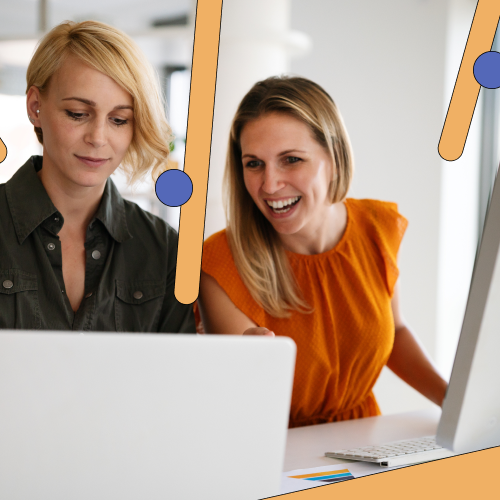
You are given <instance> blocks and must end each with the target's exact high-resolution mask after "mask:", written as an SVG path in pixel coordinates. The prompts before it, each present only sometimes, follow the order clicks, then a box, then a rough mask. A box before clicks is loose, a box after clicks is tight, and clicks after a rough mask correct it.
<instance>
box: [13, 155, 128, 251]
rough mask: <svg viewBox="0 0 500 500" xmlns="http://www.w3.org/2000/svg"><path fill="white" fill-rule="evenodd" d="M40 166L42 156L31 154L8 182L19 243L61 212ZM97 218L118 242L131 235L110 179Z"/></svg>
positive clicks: (123, 204)
mask: <svg viewBox="0 0 500 500" xmlns="http://www.w3.org/2000/svg"><path fill="white" fill-rule="evenodd" d="M41 168H42V157H41V156H32V157H31V158H30V159H29V160H28V161H27V162H26V163H25V164H24V165H23V166H22V167H21V168H20V169H19V170H18V171H17V172H16V173H15V174H14V175H13V176H12V178H11V179H10V180H9V181H8V182H7V183H6V185H5V190H6V194H7V203H8V204H9V208H10V213H11V215H12V220H13V221H14V228H15V230H16V234H17V239H18V241H19V244H22V243H23V242H24V240H25V239H26V238H27V237H28V236H29V235H30V234H31V233H32V232H33V231H34V230H35V229H36V228H37V227H38V226H39V225H40V224H42V223H43V222H44V221H45V220H46V219H47V218H48V217H50V216H52V215H53V214H55V213H56V212H57V211H58V210H57V208H56V207H55V206H54V204H53V203H52V201H51V199H50V198H49V195H48V194H47V191H45V188H44V187H43V184H42V181H41V180H40V179H39V177H38V175H37V172H38V171H39V170H40V169H41ZM95 218H96V219H99V220H100V221H101V222H102V223H103V224H104V227H105V228H106V229H107V230H108V232H109V234H110V235H111V236H112V237H113V238H114V239H115V240H116V241H117V242H119V243H121V242H123V241H125V240H127V239H129V238H131V237H132V235H131V234H130V232H129V230H128V226H127V218H126V215H125V202H124V200H123V198H122V197H121V195H120V193H119V192H118V189H117V188H116V186H115V184H114V183H113V181H112V180H111V179H108V180H107V181H106V187H105V188H104V193H103V196H102V199H101V203H100V205H99V208H98V209H97V212H96V214H95Z"/></svg>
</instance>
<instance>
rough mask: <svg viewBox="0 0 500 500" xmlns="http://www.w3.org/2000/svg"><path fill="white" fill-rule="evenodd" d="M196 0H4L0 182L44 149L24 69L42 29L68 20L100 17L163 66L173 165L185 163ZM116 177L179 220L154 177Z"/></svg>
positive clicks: (131, 194) (130, 195)
mask: <svg viewBox="0 0 500 500" xmlns="http://www.w3.org/2000/svg"><path fill="white" fill-rule="evenodd" d="M195 6H196V2H195V0H86V1H85V2H81V1H77V0H16V1H15V2H12V1H9V0H0V9H1V13H2V15H1V16H0V111H1V112H0V137H1V138H2V139H3V141H4V142H5V144H6V145H7V150H8V155H7V159H6V160H5V161H4V162H3V163H2V164H0V183H2V182H6V181H7V180H8V179H10V177H11V176H12V175H13V173H14V172H15V171H16V170H17V169H18V168H19V167H20V166H21V165H23V164H24V162H25V161H26V160H27V159H28V158H29V157H30V156H31V155H33V154H41V153H42V148H41V146H40V144H39V143H38V141H37V140H36V136H35V133H34V131H33V126H32V125H31V124H30V123H29V121H28V117H27V113H26V104H25V94H26V69H27V67H28V64H29V61H30V59H31V56H32V54H33V52H34V49H35V47H36V44H37V42H38V40H39V39H40V38H41V36H42V35H43V33H45V32H47V31H49V30H50V29H52V28H53V27H54V26H56V25H57V24H59V23H61V22H63V21H66V20H70V21H77V22H78V21H84V20H89V19H92V20H96V21H101V22H104V23H107V24H110V25H112V26H115V27H116V28H119V29H121V30H123V31H124V32H125V33H127V34H128V35H130V36H131V37H132V38H134V40H135V41H136V42H137V43H138V44H139V46H140V48H141V49H142V50H143V52H144V54H145V56H146V58H147V59H148V60H149V61H150V62H151V63H152V64H153V66H154V67H155V69H156V72H157V73H158V77H159V80H160V83H161V86H162V90H163V93H164V96H165V100H166V112H167V116H168V118H169V121H170V124H171V126H172V129H173V131H174V134H175V136H176V139H175V143H174V144H175V147H174V150H173V152H172V156H171V158H172V163H171V167H176V166H177V167H178V168H183V162H184V149H185V138H186V125H187V114H188V103H189V86H190V77H191V60H192V49H193V40H194V21H195ZM113 178H114V180H115V182H116V183H117V185H118V188H119V189H120V191H121V193H122V195H123V196H124V197H125V198H127V199H130V200H132V201H135V202H136V203H138V204H139V205H141V206H142V207H143V208H144V209H146V210H148V211H150V212H152V213H154V214H156V215H159V216H161V217H163V218H164V219H166V220H168V222H170V224H171V225H172V226H174V227H178V224H179V209H178V208H169V207H166V206H164V205H163V204H162V203H160V202H159V201H158V199H157V197H156V195H155V192H154V184H153V181H152V179H151V178H150V177H146V178H144V181H143V182H141V183H139V184H138V185H136V186H134V187H133V188H130V187H129V186H128V185H127V183H126V180H125V178H124V176H123V175H120V172H117V173H115V174H114V176H113Z"/></svg>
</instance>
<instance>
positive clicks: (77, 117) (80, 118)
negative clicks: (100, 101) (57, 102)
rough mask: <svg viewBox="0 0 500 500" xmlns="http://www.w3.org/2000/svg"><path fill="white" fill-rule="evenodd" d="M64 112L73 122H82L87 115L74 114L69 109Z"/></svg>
mask: <svg viewBox="0 0 500 500" xmlns="http://www.w3.org/2000/svg"><path fill="white" fill-rule="evenodd" d="M64 111H65V112H66V114H67V115H68V116H69V117H70V118H71V119H72V120H76V121H80V120H83V118H84V117H85V113H74V112H73V111H70V110H69V109H65V110H64Z"/></svg>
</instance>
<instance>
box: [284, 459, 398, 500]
mask: <svg viewBox="0 0 500 500" xmlns="http://www.w3.org/2000/svg"><path fill="white" fill-rule="evenodd" d="M399 468H400V467H384V468H383V469H382V468H381V467H380V465H378V464H371V463H367V462H350V463H344V464H332V465H326V466H321V467H314V468H312V469H297V470H292V471H288V472H283V474H282V476H281V490H280V494H281V495H285V494H286V493H293V492H295V491H301V490H307V489H309V488H315V487H317V486H324V485H326V484H331V483H337V482H340V481H347V480H349V479H356V478H358V477H363V476H369V475H370V474H378V473H380V472H385V471H388V470H393V469H399Z"/></svg>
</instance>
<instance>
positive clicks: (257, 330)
mask: <svg viewBox="0 0 500 500" xmlns="http://www.w3.org/2000/svg"><path fill="white" fill-rule="evenodd" d="M243 335H264V336H265V337H274V336H275V335H274V332H272V331H271V330H268V329H267V328H264V327H263V326H256V327H253V328H248V329H247V330H245V331H244V332H243Z"/></svg>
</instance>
